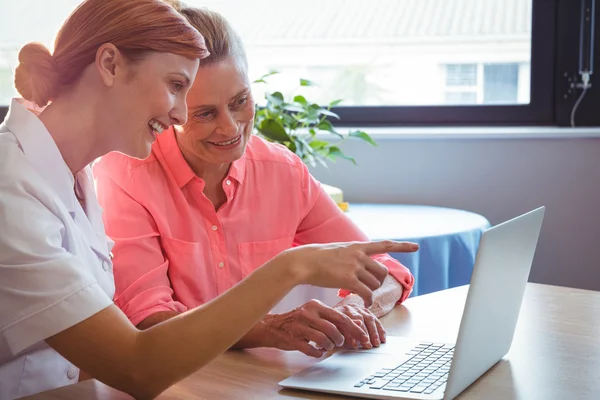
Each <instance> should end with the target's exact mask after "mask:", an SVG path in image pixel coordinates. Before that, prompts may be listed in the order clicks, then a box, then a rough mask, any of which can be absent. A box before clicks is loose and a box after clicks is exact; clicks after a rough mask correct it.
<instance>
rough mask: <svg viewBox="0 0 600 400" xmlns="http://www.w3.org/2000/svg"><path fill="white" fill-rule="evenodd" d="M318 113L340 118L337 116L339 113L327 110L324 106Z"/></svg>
mask: <svg viewBox="0 0 600 400" xmlns="http://www.w3.org/2000/svg"><path fill="white" fill-rule="evenodd" d="M319 114H322V115H327V116H330V117H333V118H337V119H340V116H339V115H337V114H336V113H334V112H331V111H329V110H327V109H325V108H321V109H320V110H319Z"/></svg>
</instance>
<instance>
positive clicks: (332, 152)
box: [327, 146, 356, 165]
mask: <svg viewBox="0 0 600 400" xmlns="http://www.w3.org/2000/svg"><path fill="white" fill-rule="evenodd" d="M337 157H339V158H343V159H345V160H348V161H351V162H352V163H353V164H354V165H356V160H355V159H354V157H350V156H347V155H345V154H344V152H343V151H342V150H340V148H339V147H337V146H331V147H330V148H329V154H327V158H329V159H330V160H332V161H335V159H336V158H337Z"/></svg>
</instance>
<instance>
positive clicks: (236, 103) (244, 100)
mask: <svg viewBox="0 0 600 400" xmlns="http://www.w3.org/2000/svg"><path fill="white" fill-rule="evenodd" d="M247 102H248V96H244V97H241V98H239V99H237V100H236V101H234V102H233V106H234V107H239V106H243V105H244V104H246V103H247Z"/></svg>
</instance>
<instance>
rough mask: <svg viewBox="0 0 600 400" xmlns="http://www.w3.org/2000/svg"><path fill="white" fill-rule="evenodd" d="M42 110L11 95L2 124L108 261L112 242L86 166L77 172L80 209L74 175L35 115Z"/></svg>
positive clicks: (92, 245) (91, 244)
mask: <svg viewBox="0 0 600 400" xmlns="http://www.w3.org/2000/svg"><path fill="white" fill-rule="evenodd" d="M42 110H43V109H41V108H39V107H36V106H35V105H34V104H33V103H31V102H28V101H26V100H24V99H17V98H14V99H12V102H11V105H10V109H9V111H8V115H7V116H6V119H5V120H4V123H5V125H6V127H7V128H8V129H9V130H10V131H11V132H12V133H13V134H14V135H15V137H16V138H17V141H18V142H19V145H20V147H21V149H22V150H23V153H24V154H25V156H26V157H27V159H28V160H29V162H30V163H31V164H32V165H33V166H34V168H35V170H36V171H37V173H39V174H40V176H41V177H42V178H43V179H44V180H45V181H46V182H48V184H49V185H50V187H51V188H52V190H54V192H55V193H56V194H57V195H58V197H59V199H60V200H61V202H62V203H63V204H64V205H65V207H66V208H67V211H69V213H70V214H71V215H72V216H73V218H74V219H75V220H76V223H77V224H78V226H79V228H80V229H81V231H82V232H83V234H84V235H85V237H86V238H87V240H88V242H89V244H90V246H91V247H92V249H93V250H94V251H95V252H96V253H98V254H99V255H101V256H102V258H104V259H106V260H108V258H109V251H110V247H112V246H111V244H112V243H110V242H107V237H106V233H105V231H104V224H103V223H102V208H101V207H100V205H99V204H98V201H97V200H96V191H95V190H94V184H93V179H92V176H91V172H90V168H89V167H86V168H84V169H83V170H82V171H80V172H78V173H77V176H78V180H79V184H80V185H81V186H82V189H83V192H84V195H85V197H86V210H85V212H84V210H83V209H82V208H81V206H80V205H79V201H78V200H77V198H76V197H75V192H74V185H75V178H74V177H73V174H72V173H71V170H70V169H69V167H68V166H67V164H66V163H65V160H64V159H63V157H62V155H61V153H60V151H59V150H58V147H57V146H56V143H55V142H54V139H53V138H52V136H51V135H50V132H48V129H46V126H45V125H44V124H43V123H42V121H41V120H40V119H39V118H38V117H37V115H38V114H39V113H40V112H41V111H42Z"/></svg>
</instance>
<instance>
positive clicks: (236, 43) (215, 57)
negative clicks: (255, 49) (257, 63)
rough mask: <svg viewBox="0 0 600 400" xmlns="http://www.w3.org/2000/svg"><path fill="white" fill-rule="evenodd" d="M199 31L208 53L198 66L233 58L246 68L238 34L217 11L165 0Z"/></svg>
mask: <svg viewBox="0 0 600 400" xmlns="http://www.w3.org/2000/svg"><path fill="white" fill-rule="evenodd" d="M166 1H167V2H168V3H169V4H171V5H172V6H173V8H175V9H176V10H177V11H179V12H180V13H181V14H182V15H183V16H184V17H185V18H186V19H187V20H188V22H189V23H190V24H191V25H192V26H193V27H194V28H196V29H197V30H198V32H200V34H201V35H202V36H203V37H204V41H205V42H206V48H207V50H208V52H209V53H210V55H209V56H208V57H206V58H205V59H203V60H202V63H201V64H200V68H202V67H203V66H206V65H210V64H215V63H219V62H221V61H223V60H226V59H229V58H233V59H234V60H235V61H238V62H239V63H241V64H242V66H243V67H244V68H245V69H247V67H248V60H247V58H246V51H245V50H244V44H243V42H242V39H241V38H240V36H239V35H238V34H237V33H236V32H235V31H234V30H233V28H232V27H231V25H230V24H229V22H227V20H226V19H225V18H224V17H223V16H222V15H221V14H219V13H217V12H215V11H211V10H208V9H206V8H194V7H188V6H187V5H186V4H185V3H183V2H181V1H179V0H166Z"/></svg>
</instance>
